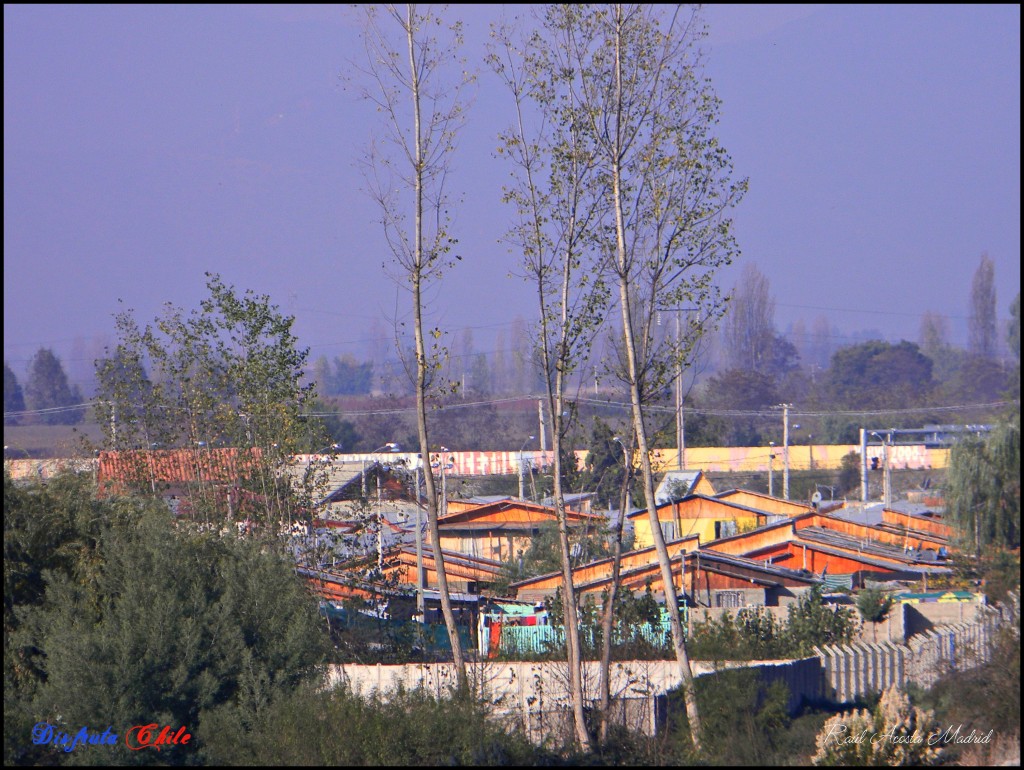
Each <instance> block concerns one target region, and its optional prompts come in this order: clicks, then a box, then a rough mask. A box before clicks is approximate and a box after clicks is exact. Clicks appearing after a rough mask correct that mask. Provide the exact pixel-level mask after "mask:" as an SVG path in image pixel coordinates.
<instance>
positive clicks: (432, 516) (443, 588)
mask: <svg viewBox="0 0 1024 770" xmlns="http://www.w3.org/2000/svg"><path fill="white" fill-rule="evenodd" d="M406 19H407V26H406V29H407V32H408V34H407V40H408V44H409V71H410V76H411V77H410V83H411V86H410V87H411V95H412V101H413V122H414V131H415V132H416V138H415V140H414V142H415V151H416V157H415V164H416V165H415V196H416V212H415V217H416V221H415V239H416V240H415V251H414V254H413V260H414V266H415V267H414V270H413V275H412V290H413V315H414V330H413V333H414V335H415V338H416V423H417V428H418V433H419V440H420V457H421V458H423V459H422V462H423V466H424V467H423V476H424V480H425V484H426V488H427V526H428V527H429V529H430V540H431V543H432V544H433V546H434V564H435V565H436V569H437V584H438V591H439V593H440V594H441V613H442V614H443V615H444V623H445V626H446V627H447V629H448V639H449V640H450V642H451V646H452V660H453V661H454V663H455V673H456V676H457V678H458V686H459V691H460V692H467V691H468V689H469V680H468V678H467V676H466V660H465V656H464V655H463V652H462V641H461V639H460V638H459V628H458V626H457V625H456V624H455V613H454V612H453V611H452V599H451V593H450V591H449V588H448V573H447V571H446V570H445V565H444V555H443V554H442V553H441V534H440V530H439V529H438V526H437V508H438V499H437V491H436V486H435V484H434V474H433V471H432V470H431V468H430V441H429V438H428V435H427V350H426V344H425V342H424V339H423V279H424V272H425V264H426V262H425V260H426V256H425V254H424V250H423V205H424V204H423V183H424V179H423V175H424V160H423V142H422V139H421V136H422V135H421V133H420V130H421V126H420V121H421V116H420V83H419V77H418V72H419V70H418V68H417V66H416V50H415V46H414V43H415V35H414V30H415V20H414V13H413V7H412V6H411V5H406Z"/></svg>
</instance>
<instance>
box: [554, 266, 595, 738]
mask: <svg viewBox="0 0 1024 770" xmlns="http://www.w3.org/2000/svg"><path fill="white" fill-rule="evenodd" d="M564 260H565V261H564V263H563V271H562V286H561V299H560V305H561V307H560V310H561V318H560V321H561V323H560V334H559V340H558V343H557V346H556V349H557V352H556V354H555V355H554V362H553V363H554V367H555V376H554V380H555V381H554V388H552V382H551V376H550V370H549V373H548V375H547V376H545V378H544V379H545V382H546V383H547V389H548V406H549V411H550V412H551V438H552V441H551V443H552V448H553V450H554V497H555V513H556V516H557V518H558V544H559V550H560V552H561V557H562V589H563V593H564V596H565V601H564V602H563V609H564V622H565V642H566V644H565V646H566V654H567V657H568V664H569V691H570V697H571V699H572V710H573V717H574V722H575V725H576V739H577V741H578V742H579V744H580V746H581V747H582V748H583V749H585V750H587V751H590V750H591V749H592V748H593V744H592V741H591V737H590V731H589V730H588V729H587V722H586V714H585V710H584V698H583V649H582V644H581V642H580V630H579V615H578V612H577V599H576V588H575V586H574V585H573V576H572V552H571V550H570V547H569V526H568V522H567V521H566V515H565V494H564V491H563V489H562V423H563V418H562V412H563V407H564V405H565V397H564V395H563V391H562V388H563V380H564V378H565V367H566V360H567V358H568V355H569V351H568V347H567V339H566V337H567V334H568V322H569V319H568V311H569V282H570V279H571V277H572V260H571V256H570V255H568V254H566V256H565V258H564ZM541 296H542V297H543V290H542V291H541ZM544 311H545V308H544V302H543V299H542V300H541V318H542V319H544V318H546V314H545V312H544ZM541 331H542V335H543V348H544V361H545V364H547V363H549V362H551V359H552V354H551V350H550V347H549V343H548V338H547V334H546V331H547V323H546V321H544V322H542V325H541Z"/></svg>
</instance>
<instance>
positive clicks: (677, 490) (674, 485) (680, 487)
mask: <svg viewBox="0 0 1024 770" xmlns="http://www.w3.org/2000/svg"><path fill="white" fill-rule="evenodd" d="M700 475H701V471H667V472H666V473H665V476H664V478H662V480H661V483H660V484H658V488H657V489H656V490H654V501H655V503H657V504H658V505H663V504H665V503H671V502H672V501H673V500H680V499H682V498H684V497H686V496H687V495H688V494H689V493H690V490H692V489H693V485H694V484H696V483H697V479H698V478H699V477H700Z"/></svg>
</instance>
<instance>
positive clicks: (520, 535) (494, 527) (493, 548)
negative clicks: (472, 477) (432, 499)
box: [437, 499, 606, 562]
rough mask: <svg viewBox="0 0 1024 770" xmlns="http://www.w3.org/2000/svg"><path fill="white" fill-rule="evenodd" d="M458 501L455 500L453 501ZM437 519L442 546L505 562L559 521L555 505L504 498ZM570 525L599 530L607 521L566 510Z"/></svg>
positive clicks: (576, 527)
mask: <svg viewBox="0 0 1024 770" xmlns="http://www.w3.org/2000/svg"><path fill="white" fill-rule="evenodd" d="M453 502H454V501H453ZM459 507H463V510H456V511H452V510H451V507H449V509H448V513H446V514H445V515H443V516H440V517H439V518H438V520H437V526H438V532H439V534H440V540H441V547H442V548H443V549H445V551H457V552H459V553H463V554H467V555H469V556H474V557H478V558H483V559H492V560H494V561H498V562H501V561H505V560H507V559H510V558H513V557H515V556H518V555H519V554H520V553H525V552H526V551H527V550H528V549H529V547H530V543H531V541H532V540H533V538H534V537H536V536H537V535H538V534H539V533H540V531H541V528H542V527H544V526H545V525H556V524H557V522H558V519H557V515H556V512H555V509H554V508H550V507H548V506H545V505H540V504H538V503H531V502H528V501H526V500H518V499H503V500H499V501H497V502H493V503H488V504H486V505H476V506H471V505H465V506H459ZM565 515H566V519H567V522H568V525H569V527H570V528H572V529H574V530H577V531H580V530H582V531H591V532H596V531H600V530H601V529H603V528H604V526H605V523H606V520H605V519H604V517H602V516H597V515H595V514H589V513H581V512H579V511H566V512H565Z"/></svg>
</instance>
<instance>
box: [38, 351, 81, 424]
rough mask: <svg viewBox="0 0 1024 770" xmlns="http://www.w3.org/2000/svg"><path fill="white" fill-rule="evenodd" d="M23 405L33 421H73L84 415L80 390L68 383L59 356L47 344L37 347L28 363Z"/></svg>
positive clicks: (48, 422)
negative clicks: (33, 415)
mask: <svg viewBox="0 0 1024 770" xmlns="http://www.w3.org/2000/svg"><path fill="white" fill-rule="evenodd" d="M25 405H26V407H27V408H28V409H29V410H31V411H34V412H39V413H38V414H37V415H36V416H35V420H36V421H37V422H41V423H43V424H46V425H77V424H78V423H80V422H81V421H82V418H83V417H84V416H85V409H84V408H83V399H82V393H81V391H80V390H79V389H78V386H77V385H71V384H69V383H68V376H67V374H65V373H64V367H63V365H62V364H61V362H60V359H59V358H57V356H55V355H54V354H53V351H52V350H50V349H49V348H40V349H39V351H38V352H37V353H36V354H35V355H34V356H33V357H32V360H31V361H30V362H29V365H28V379H27V380H26V381H25Z"/></svg>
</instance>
